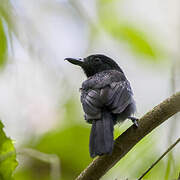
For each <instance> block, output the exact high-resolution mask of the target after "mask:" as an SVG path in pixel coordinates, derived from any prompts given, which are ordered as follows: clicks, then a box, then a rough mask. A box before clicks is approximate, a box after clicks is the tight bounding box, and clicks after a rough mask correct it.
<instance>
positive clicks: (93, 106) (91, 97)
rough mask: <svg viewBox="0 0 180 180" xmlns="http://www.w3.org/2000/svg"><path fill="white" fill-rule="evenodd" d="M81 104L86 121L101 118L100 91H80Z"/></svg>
mask: <svg viewBox="0 0 180 180" xmlns="http://www.w3.org/2000/svg"><path fill="white" fill-rule="evenodd" d="M81 103H82V106H83V110H84V112H85V119H86V120H87V121H89V120H91V119H100V118H101V108H102V106H103V104H102V102H101V100H100V90H98V89H89V90H87V91H86V90H81Z"/></svg>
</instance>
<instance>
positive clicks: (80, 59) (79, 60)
mask: <svg viewBox="0 0 180 180" xmlns="http://www.w3.org/2000/svg"><path fill="white" fill-rule="evenodd" d="M64 60H65V61H69V62H70V63H72V64H75V65H78V66H82V65H83V63H84V59H82V58H77V59H75V58H65V59H64Z"/></svg>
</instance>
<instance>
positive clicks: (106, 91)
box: [100, 81, 133, 114]
mask: <svg viewBox="0 0 180 180" xmlns="http://www.w3.org/2000/svg"><path fill="white" fill-rule="evenodd" d="M100 99H101V101H102V102H103V103H104V105H105V106H106V107H108V109H109V110H110V111H111V112H112V113H114V114H120V113H122V112H123V111H124V110H125V109H126V107H127V106H128V105H129V104H131V103H132V102H133V98H132V90H131V88H130V84H129V82H128V81H120V82H113V83H111V85H110V86H106V87H105V88H103V89H101V92H100Z"/></svg>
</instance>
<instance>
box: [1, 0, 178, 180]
mask: <svg viewBox="0 0 180 180" xmlns="http://www.w3.org/2000/svg"><path fill="white" fill-rule="evenodd" d="M95 53H102V54H106V55H107V56H110V57H112V58H113V59H114V60H116V61H117V62H118V64H119V65H120V66H121V67H122V69H123V70H124V72H125V74H126V76H127V78H128V79H129V81H130V83H131V86H132V88H133V91H134V98H135V100H136V104H137V113H136V116H137V117H141V116H142V115H143V114H144V113H146V112H147V111H149V110H150V109H151V108H153V107H154V106H155V105H157V104H159V103H160V102H161V101H163V100H164V99H165V98H167V97H169V96H170V95H171V94H172V93H174V92H176V91H178V90H179V88H180V83H179V82H180V81H179V77H180V76H179V75H180V61H179V59H180V57H179V56H180V2H179V1H178V0H174V1H170V0H151V1H144V0H136V1H134V0H51V1H50V0H31V1H29V0H14V1H11V0H0V69H1V71H0V118H1V120H2V122H3V123H4V124H5V131H6V134H7V135H8V136H10V137H11V138H12V139H13V140H14V144H15V146H16V150H17V155H18V161H19V166H18V167H17V168H16V171H15V173H14V176H15V180H24V179H26V180H32V179H33V180H39V179H41V180H58V179H61V180H72V179H75V177H76V176H77V175H78V174H79V173H80V172H81V171H82V170H83V169H84V168H85V167H86V166H87V165H88V164H89V163H90V162H91V161H92V159H91V158H90V157H89V150H88V143H89V133H90V125H88V124H86V123H85V121H84V118H83V112H82V109H81V105H80V93H79V88H80V87H81V83H82V81H83V80H85V78H86V77H85V76H84V74H83V72H82V71H81V70H80V68H78V67H75V66H73V65H71V64H69V63H67V62H65V61H64V58H66V57H86V56H88V55H90V54H95ZM178 119H179V117H178V116H175V117H173V120H171V121H169V122H165V123H164V124H162V125H161V126H160V127H159V128H157V129H155V130H154V131H153V132H152V133H151V134H150V135H148V136H147V137H146V138H144V139H143V140H142V141H141V142H140V143H139V144H137V145H136V146H135V147H134V148H133V149H132V150H131V151H130V153H128V155H126V156H125V157H124V158H123V159H122V160H121V161H120V162H119V163H118V164H117V165H116V166H115V167H113V168H112V169H111V170H110V171H109V172H108V173H107V174H106V175H105V176H104V177H103V178H102V179H103V180H109V179H113V180H115V179H118V180H119V179H126V178H129V179H130V180H131V179H136V178H138V177H139V176H140V175H141V174H142V173H143V172H144V171H145V170H146V169H147V168H148V167H149V166H150V165H151V164H152V163H153V162H154V161H155V160H156V159H157V158H158V157H159V156H160V155H161V154H162V153H163V152H164V151H165V150H166V149H167V147H168V146H169V145H170V144H172V143H173V142H174V141H175V140H176V139H177V138H178V137H179V136H180V132H179V128H178V127H180V123H179V122H178ZM130 125H131V122H130V121H126V122H125V123H124V124H122V125H121V126H120V125H117V126H116V131H115V137H117V136H119V135H120V134H121V133H122V132H123V131H125V130H126V129H127V128H128V127H129V126H130ZM179 154H180V149H179V148H178V147H176V148H175V149H174V150H173V152H172V153H169V154H168V156H166V157H165V158H164V159H163V160H162V161H160V162H159V163H158V165H157V166H156V167H155V168H153V170H152V171H151V172H150V173H149V174H148V175H146V177H145V178H144V179H153V180H156V179H157V180H159V179H165V180H172V179H175V178H176V179H177V177H178V173H179V171H180V155H179Z"/></svg>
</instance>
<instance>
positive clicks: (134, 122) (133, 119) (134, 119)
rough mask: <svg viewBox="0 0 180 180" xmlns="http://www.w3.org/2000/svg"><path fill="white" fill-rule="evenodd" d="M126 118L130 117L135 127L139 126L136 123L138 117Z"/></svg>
mask: <svg viewBox="0 0 180 180" xmlns="http://www.w3.org/2000/svg"><path fill="white" fill-rule="evenodd" d="M128 119H130V120H131V121H132V122H133V124H134V125H135V126H136V127H139V123H138V121H139V119H138V118H135V117H128Z"/></svg>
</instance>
